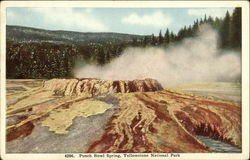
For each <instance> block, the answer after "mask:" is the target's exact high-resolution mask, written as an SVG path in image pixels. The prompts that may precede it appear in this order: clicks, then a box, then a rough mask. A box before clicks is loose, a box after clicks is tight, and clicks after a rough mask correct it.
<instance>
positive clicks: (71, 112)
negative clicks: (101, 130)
mask: <svg viewBox="0 0 250 160" xmlns="http://www.w3.org/2000/svg"><path fill="white" fill-rule="evenodd" d="M111 107H112V105H110V104H107V103H104V102H101V101H97V100H93V99H88V100H84V101H80V102H76V103H73V104H71V105H69V106H68V108H67V109H62V108H58V109H55V110H53V111H51V112H50V114H49V116H48V117H47V118H46V119H45V120H44V121H42V126H48V127H49V130H50V131H54V132H55V133H57V134H66V133H67V132H68V131H67V128H68V127H70V125H71V124H72V122H73V120H74V118H76V117H89V116H94V115H97V114H101V113H104V112H105V111H106V110H107V109H109V108H111Z"/></svg>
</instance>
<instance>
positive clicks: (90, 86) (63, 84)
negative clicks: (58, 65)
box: [44, 79, 163, 96]
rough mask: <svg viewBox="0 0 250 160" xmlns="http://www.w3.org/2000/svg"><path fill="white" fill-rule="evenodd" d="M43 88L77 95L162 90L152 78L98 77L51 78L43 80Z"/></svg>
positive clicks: (66, 94) (64, 94)
mask: <svg viewBox="0 0 250 160" xmlns="http://www.w3.org/2000/svg"><path fill="white" fill-rule="evenodd" d="M44 88H45V89H48V90H52V91H54V93H55V94H56V95H63V96H78V95H81V94H83V93H88V94H91V95H99V94H107V93H130V92H150V91H151V92H152V91H160V90H163V88H162V86H161V84H160V83H158V81H157V80H154V79H145V80H132V81H129V80H122V81H121V80H114V81H112V80H100V79H52V80H48V81H45V83H44Z"/></svg>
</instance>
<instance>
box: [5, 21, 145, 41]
mask: <svg viewBox="0 0 250 160" xmlns="http://www.w3.org/2000/svg"><path fill="white" fill-rule="evenodd" d="M6 37H7V38H8V39H11V40H14V41H21V42H55V43H78V42H81V43H97V42H99V43H101V42H107V41H110V42H117V43H119V42H125V41H132V40H133V39H135V38H136V39H140V38H142V37H143V36H140V35H132V34H123V33H113V32H99V33H92V32H73V31H62V30H56V31H52V30H45V29H38V28H31V27H23V26H10V25H7V26H6Z"/></svg>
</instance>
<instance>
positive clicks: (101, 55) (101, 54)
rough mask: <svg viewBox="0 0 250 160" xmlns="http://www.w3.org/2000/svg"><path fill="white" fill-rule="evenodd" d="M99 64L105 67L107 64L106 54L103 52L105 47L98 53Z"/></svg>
mask: <svg viewBox="0 0 250 160" xmlns="http://www.w3.org/2000/svg"><path fill="white" fill-rule="evenodd" d="M96 60H97V63H98V64H99V65H104V64H105V53H104V50H103V47H100V48H99V50H98V52H97V57H96Z"/></svg>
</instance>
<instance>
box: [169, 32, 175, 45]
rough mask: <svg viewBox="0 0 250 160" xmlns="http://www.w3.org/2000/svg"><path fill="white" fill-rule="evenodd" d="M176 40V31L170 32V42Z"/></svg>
mask: <svg viewBox="0 0 250 160" xmlns="http://www.w3.org/2000/svg"><path fill="white" fill-rule="evenodd" d="M174 41H175V35H174V33H173V32H172V31H171V33H170V38H169V43H171V42H174Z"/></svg>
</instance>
